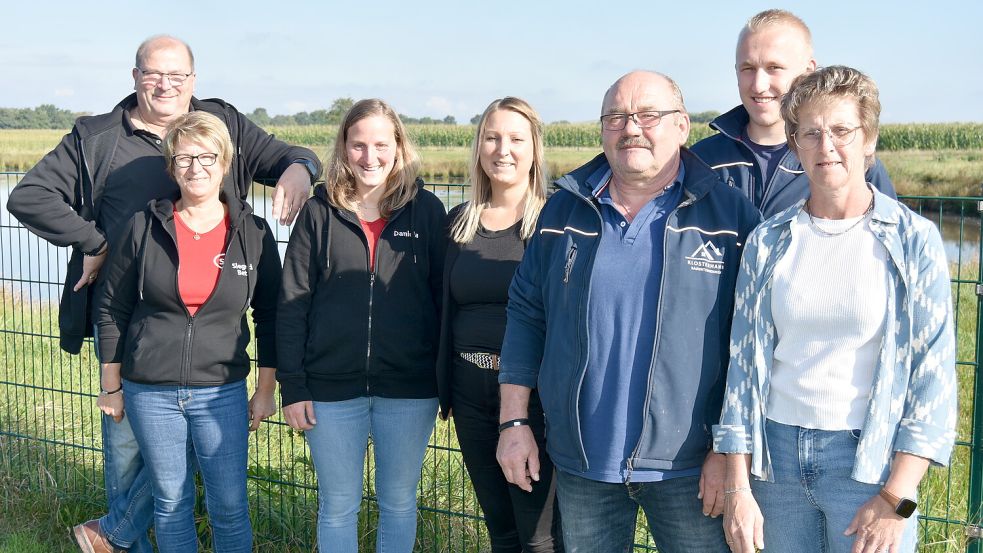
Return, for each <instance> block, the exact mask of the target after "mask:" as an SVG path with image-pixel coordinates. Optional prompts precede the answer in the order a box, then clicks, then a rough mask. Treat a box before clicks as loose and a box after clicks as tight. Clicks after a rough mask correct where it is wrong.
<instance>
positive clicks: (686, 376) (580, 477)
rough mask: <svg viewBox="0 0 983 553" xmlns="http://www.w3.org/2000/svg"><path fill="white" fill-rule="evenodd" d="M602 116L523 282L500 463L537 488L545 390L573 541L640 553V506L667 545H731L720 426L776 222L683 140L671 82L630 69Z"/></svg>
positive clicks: (681, 111)
mask: <svg viewBox="0 0 983 553" xmlns="http://www.w3.org/2000/svg"><path fill="white" fill-rule="evenodd" d="M601 113H602V115H601V129H602V144H603V147H604V153H603V154H602V155H599V156H598V157H597V158H595V159H594V160H593V161H591V162H589V163H588V164H587V165H585V166H583V167H581V168H579V169H576V170H574V171H573V172H572V173H570V174H569V175H566V176H565V177H563V178H561V179H560V180H559V181H558V182H557V184H558V186H559V188H560V190H559V191H557V192H556V193H555V194H554V195H553V196H552V198H550V200H549V201H548V202H547V204H546V206H545V207H544V208H543V211H542V213H541V215H540V218H539V224H538V227H537V232H536V234H535V235H534V236H533V237H532V239H531V240H530V242H529V246H528V249H527V250H526V253H525V256H524V257H523V259H522V262H521V264H520V265H519V268H518V270H517V272H516V275H515V277H514V279H513V281H512V285H511V288H510V290H509V305H508V324H507V327H506V333H505V341H504V344H503V347H502V357H501V373H500V376H499V382H500V384H501V396H502V406H501V415H500V417H501V423H502V424H501V427H500V431H501V437H500V440H499V447H498V458H499V463H500V464H501V466H502V470H503V472H504V473H505V477H506V478H507V479H508V480H509V481H510V482H512V483H513V484H516V485H518V486H519V487H521V488H523V489H526V490H529V489H531V485H530V483H531V481H532V480H537V479H538V478H539V474H538V473H539V462H538V452H537V446H536V441H535V439H534V438H533V434H532V432H531V431H530V430H529V426H528V419H527V406H528V400H529V397H530V392H531V389H532V388H537V389H538V392H539V396H540V399H541V400H542V404H543V409H544V410H545V412H546V421H547V425H548V428H547V433H548V435H549V440H548V441H547V449H548V451H549V454H550V457H551V458H552V460H553V462H554V463H555V466H556V468H557V477H556V478H557V493H558V496H559V501H560V505H561V509H562V512H563V522H562V524H563V536H564V542H565V546H566V547H567V549H572V550H576V551H582V552H591V551H596V552H608V551H627V550H629V549H630V546H631V544H632V541H633V538H634V528H635V520H636V518H637V514H638V508H639V507H641V508H642V510H643V511H644V512H645V515H646V517H647V518H648V521H649V528H650V529H651V531H652V535H653V537H654V538H655V541H656V544H657V545H658V548H659V550H660V551H665V552H667V553H673V552H684V551H685V552H687V553H692V552H697V553H699V552H708V553H709V552H719V551H724V550H726V547H727V546H726V544H725V543H724V535H723V529H722V527H721V524H720V521H719V519H716V518H710V517H708V516H706V515H712V516H714V517H715V516H716V515H718V514H720V513H721V512H722V510H723V495H722V493H721V490H722V488H721V485H722V469H723V466H722V456H719V455H716V454H714V453H712V452H711V451H710V441H711V436H710V428H711V426H712V425H713V424H715V423H716V421H717V419H718V418H719V416H720V408H721V404H722V400H723V383H724V379H725V376H726V374H725V373H726V367H727V365H726V363H727V359H728V355H727V352H728V339H729V335H730V320H731V312H732V310H733V305H734V285H735V280H736V276H737V269H738V263H739V261H740V250H741V245H742V244H743V242H744V238H745V236H747V234H748V233H749V232H750V231H751V229H752V228H754V226H755V225H756V224H757V223H758V221H759V220H760V216H759V214H758V212H757V210H755V209H754V206H752V205H751V204H750V202H748V200H747V199H746V198H745V197H743V195H741V193H740V192H738V191H737V190H734V189H733V188H730V187H728V186H726V185H724V184H723V183H722V182H720V180H719V179H718V178H717V175H716V174H715V173H714V172H713V171H712V170H711V169H710V168H709V167H708V166H707V165H706V164H704V163H703V162H702V161H700V160H699V159H698V158H697V157H696V156H694V155H693V154H691V153H690V152H689V151H688V150H686V149H685V148H684V147H683V146H682V145H683V144H684V143H685V142H686V139H687V138H688V136H689V130H690V122H689V116H688V115H687V114H686V108H685V106H684V104H683V98H682V94H681V93H680V91H679V88H678V87H677V86H676V84H675V83H674V82H673V81H672V80H671V79H669V78H668V77H666V76H664V75H661V74H658V73H651V72H641V71H639V72H633V73H629V74H627V75H625V76H624V77H622V78H621V79H619V80H618V81H617V82H616V83H615V84H614V85H613V86H612V87H611V88H610V89H609V90H608V92H607V94H606V95H605V99H604V103H603V107H602V111H601ZM701 499H702V501H701Z"/></svg>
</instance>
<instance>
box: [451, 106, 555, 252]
mask: <svg viewBox="0 0 983 553" xmlns="http://www.w3.org/2000/svg"><path fill="white" fill-rule="evenodd" d="M499 110H508V111H514V112H515V113H518V114H519V115H521V116H523V117H525V118H526V120H527V121H529V128H530V130H531V131H532V155H533V157H532V167H530V169H529V187H528V188H526V195H525V198H524V200H523V206H522V226H521V228H520V230H519V236H520V238H522V239H523V240H528V239H529V238H530V237H531V236H532V235H533V232H535V230H536V219H538V218H539V211H540V210H541V209H542V208H543V204H544V203H546V183H547V182H548V181H549V173H548V170H547V167H546V156H545V155H543V120H542V119H540V118H539V114H538V113H536V110H535V109H533V107H532V106H530V105H529V103H528V102H526V101H525V100H522V99H521V98H515V97H513V96H506V97H505V98H501V99H499V100H495V101H494V102H492V103H491V104H488V107H487V108H485V112H484V113H482V114H481V120H480V121H479V122H478V130H477V133H475V136H474V142H473V143H472V144H471V163H470V165H469V166H468V174H469V177H470V181H471V201H470V202H468V204H467V205H466V206H464V208H462V209H461V211H460V212H459V213H458V214H457V217H456V218H455V219H454V222H453V223H452V225H451V231H450V235H451V240H453V241H455V242H458V243H460V244H467V243H468V242H470V241H471V240H474V235H475V233H476V232H477V231H478V226H479V225H480V224H481V212H482V211H483V210H484V209H485V208H486V207H488V202H489V201H491V179H489V178H488V175H487V174H486V173H485V170H484V169H482V168H481V158H480V147H481V137H482V135H484V134H485V127H486V125H487V121H488V117H490V116H491V114H492V113H494V112H496V111H499Z"/></svg>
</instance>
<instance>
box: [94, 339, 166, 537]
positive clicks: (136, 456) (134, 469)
mask: <svg viewBox="0 0 983 553" xmlns="http://www.w3.org/2000/svg"><path fill="white" fill-rule="evenodd" d="M93 336H94V337H95V338H94V339H93V344H94V345H95V353H96V358H98V357H99V325H94V326H93ZM124 401H125V399H124ZM124 410H125V409H124ZM101 422H102V424H101V426H102V459H103V471H104V477H105V480H106V504H107V511H106V514H105V516H103V517H102V518H100V519H99V529H100V530H102V532H103V534H105V535H106V538H107V539H109V542H110V543H112V544H113V545H115V546H116V547H120V548H123V549H127V550H129V551H130V552H131V553H153V551H154V549H153V546H151V545H150V539H149V538H147V531H148V530H150V527H151V526H152V525H153V522H154V498H153V495H151V486H150V475H149V473H148V472H147V467H146V466H145V465H144V462H143V457H142V456H141V455H140V448H139V447H138V446H137V439H136V437H134V436H133V429H132V428H131V427H130V417H128V416H127V415H126V414H125V413H124V415H123V419H122V420H120V421H119V422H116V421H114V420H113V418H112V417H110V416H108V415H105V414H104V415H101Z"/></svg>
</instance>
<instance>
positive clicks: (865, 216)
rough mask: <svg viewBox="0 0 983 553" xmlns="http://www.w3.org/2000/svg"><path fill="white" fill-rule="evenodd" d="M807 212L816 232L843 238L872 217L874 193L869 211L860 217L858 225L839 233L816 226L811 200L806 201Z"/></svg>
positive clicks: (865, 211)
mask: <svg viewBox="0 0 983 553" xmlns="http://www.w3.org/2000/svg"><path fill="white" fill-rule="evenodd" d="M805 210H806V215H808V216H809V224H810V225H811V226H812V228H814V229H816V232H818V233H819V234H821V235H823V236H842V235H844V234H846V233H848V232H850V231H851V230H853V229H855V228H857V225H859V224H860V223H862V222H864V220H866V219H867V216H868V215H870V212H871V211H874V193H873V192H871V194H870V203H869V204H868V205H867V209H866V210H864V212H863V214H861V215H860V218H859V219H857V222H856V223H853V224H852V225H850V226H849V227H847V228H845V229H843V230H841V231H839V232H830V231H828V230H826V229H824V228H823V227H821V226H819V225H818V224H816V220H815V219H813V217H812V209H810V208H809V200H806V204H805Z"/></svg>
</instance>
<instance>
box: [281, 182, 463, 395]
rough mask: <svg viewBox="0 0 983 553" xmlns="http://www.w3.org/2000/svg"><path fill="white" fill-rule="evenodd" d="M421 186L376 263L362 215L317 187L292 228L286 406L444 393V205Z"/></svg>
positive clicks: (383, 240)
mask: <svg viewBox="0 0 983 553" xmlns="http://www.w3.org/2000/svg"><path fill="white" fill-rule="evenodd" d="M422 185H423V183H422V181H420V180H418V181H417V186H419V187H420V188H419V190H418V191H417V194H416V196H415V197H414V198H413V200H411V201H410V202H409V203H408V204H407V205H405V206H403V207H402V208H400V209H398V210H396V211H394V212H393V213H392V214H391V215H390V217H389V220H388V222H387V223H386V226H385V229H384V230H383V231H382V234H381V236H380V237H379V242H378V244H377V245H376V248H375V269H374V271H373V270H370V269H369V252H368V242H367V240H366V237H365V233H364V232H363V231H362V227H361V225H360V224H359V221H358V218H357V216H356V215H355V214H354V213H352V212H350V211H347V210H341V209H337V208H334V207H332V206H331V205H330V204H329V203H328V200H327V191H326V189H325V188H324V187H323V186H322V185H318V186H317V187H316V188H315V189H314V196H313V197H312V198H310V199H309V200H308V201H307V203H306V204H305V205H304V208H303V209H302V210H301V212H300V215H299V216H298V218H297V224H296V226H295V227H294V230H293V232H292V233H291V234H290V244H289V245H288V246H287V253H286V257H285V258H284V263H283V286H282V290H281V293H280V304H279V311H278V316H277V332H276V337H277V351H278V353H279V356H278V359H277V380H279V381H280V393H281V395H282V399H283V405H290V404H292V403H296V402H298V401H308V400H313V401H343V400H347V399H353V398H356V397H362V396H379V397H387V398H429V397H435V396H436V395H437V384H436V376H435V368H434V367H435V362H436V355H437V337H438V317H437V314H438V313H439V312H440V311H439V302H440V281H441V277H442V274H443V262H444V251H445V248H446V238H445V236H444V217H445V214H444V206H443V204H442V203H441V202H440V200H438V199H437V197H436V196H434V195H433V194H432V193H431V192H429V191H427V190H425V189H423V187H422Z"/></svg>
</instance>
